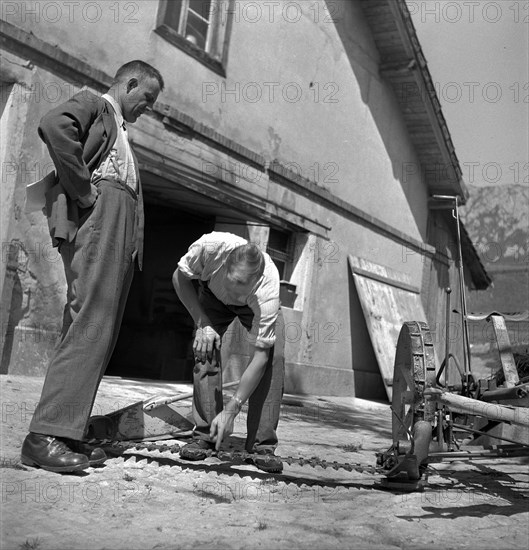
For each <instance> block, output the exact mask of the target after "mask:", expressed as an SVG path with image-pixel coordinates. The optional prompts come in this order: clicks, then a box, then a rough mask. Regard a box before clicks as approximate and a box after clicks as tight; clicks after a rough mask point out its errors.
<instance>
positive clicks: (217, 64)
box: [154, 0, 234, 77]
mask: <svg viewBox="0 0 529 550" xmlns="http://www.w3.org/2000/svg"><path fill="white" fill-rule="evenodd" d="M174 1H175V0H160V2H159V6H158V14H157V18H156V28H155V29H154V32H156V34H158V35H160V36H161V37H162V38H164V39H165V40H167V42H169V43H170V44H172V45H173V46H176V47H177V48H178V49H180V50H182V51H183V52H185V53H186V54H188V55H190V56H191V57H193V58H194V59H196V60H197V61H198V62H199V63H201V64H202V65H205V66H206V67H207V68H208V69H210V70H212V71H213V72H215V73H217V74H218V75H220V76H222V77H226V64H227V61H228V56H227V53H228V41H229V35H230V31H231V22H232V17H231V14H232V13H233V9H232V4H233V1H234V0H218V1H219V2H224V3H225V4H227V8H226V10H224V9H221V10H218V11H217V13H216V15H217V17H226V21H225V23H224V24H223V27H224V28H221V26H220V24H219V20H218V19H217V20H212V21H211V22H210V27H209V29H208V34H207V37H206V47H208V45H209V44H210V43H211V40H212V38H211V36H212V33H213V34H214V35H215V34H217V33H218V32H219V30H223V37H222V39H221V40H222V45H221V46H220V49H221V50H222V51H221V52H220V53H219V58H220V60H219V59H216V58H215V57H214V56H213V55H212V54H211V53H208V52H207V51H206V50H204V49H202V48H200V47H199V46H195V45H194V44H193V43H192V42H190V41H189V40H187V39H186V38H185V37H184V36H183V35H182V34H180V32H179V31H178V30H176V29H175V28H173V27H172V26H170V25H169V24H168V23H167V17H168V6H169V2H174ZM178 1H179V2H181V9H182V10H183V9H184V8H187V9H188V8H189V4H188V0H178ZM214 1H215V0H212V2H214ZM212 6H213V3H212ZM186 15H187V11H186V14H184V17H182V11H181V12H180V20H179V23H178V27H179V30H180V29H181V28H182V27H183V26H184V24H185V22H186V21H187V16H186ZM213 15H214V14H213ZM213 25H216V28H214V27H212V26H213Z"/></svg>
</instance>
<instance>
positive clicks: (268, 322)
mask: <svg viewBox="0 0 529 550" xmlns="http://www.w3.org/2000/svg"><path fill="white" fill-rule="evenodd" d="M248 305H249V306H250V309H251V310H252V311H253V313H254V318H253V323H252V329H251V331H250V343H251V344H253V345H254V346H255V347H258V348H265V349H266V348H271V347H272V346H273V345H274V344H275V341H276V330H275V325H276V320H277V315H278V312H279V277H273V278H267V279H265V281H264V282H263V284H262V285H261V286H260V287H259V289H258V291H257V293H256V294H255V295H254V296H252V298H251V299H250V300H249V303H248Z"/></svg>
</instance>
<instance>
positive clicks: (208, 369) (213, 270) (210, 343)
mask: <svg viewBox="0 0 529 550" xmlns="http://www.w3.org/2000/svg"><path fill="white" fill-rule="evenodd" d="M192 279H197V280H198V281H199V287H198V293H197V291H196V290H195V287H194V286H193V283H192ZM173 284H174V287H175V290H176V293H177V294H178V297H179V298H180V300H181V301H182V303H183V304H184V306H185V307H186V308H187V310H188V311H189V313H190V315H191V317H193V320H194V322H195V326H196V333H195V338H194V342H193V351H194V354H195V368H194V371H193V383H194V396H193V417H194V421H195V431H194V435H195V441H193V442H192V443H189V444H187V445H186V446H184V447H183V449H182V451H181V452H180V456H181V457H182V458H185V459H187V460H203V459H204V458H205V457H206V456H207V451H208V449H213V448H214V447H215V448H216V449H217V450H219V449H220V445H221V443H222V440H223V438H224V437H226V436H227V435H229V434H230V433H231V432H232V431H233V422H234V420H235V417H236V416H237V414H238V413H239V412H240V410H241V407H242V405H243V404H244V402H245V401H246V400H249V403H248V418H247V438H246V450H247V451H249V452H253V453H256V456H255V458H254V459H253V460H252V461H253V463H254V464H255V465H256V466H257V467H259V468H261V469H262V470H265V471H268V472H281V471H282V469H283V464H282V462H281V461H280V460H279V459H278V458H277V457H275V456H274V450H275V449H276V447H277V435H276V429H277V424H278V420H279V409H280V404H281V397H282V394H283V376H284V359H283V321H282V316H281V314H280V310H279V273H278V271H277V268H276V267H275V265H274V263H273V261H272V259H271V258H270V256H268V254H266V253H263V252H261V251H260V250H259V248H258V247H257V245H255V244H251V243H248V242H247V241H246V240H245V239H242V238H241V237H237V236H236V235H232V234H231V233H220V232H213V233H210V234H207V235H203V236H202V237H201V238H200V239H199V240H198V241H196V242H195V243H193V244H192V245H191V246H190V247H189V250H188V252H187V254H186V255H185V256H183V257H182V258H181V260H180V262H179V263H178V268H177V269H176V271H175V272H174V275H173ZM236 317H237V318H238V319H239V321H240V322H241V324H242V325H243V327H244V328H245V329H246V330H247V331H248V335H249V340H250V344H251V348H252V349H251V352H250V357H251V358H250V362H249V364H248V366H247V367H246V369H245V371H244V373H243V375H242V376H241V380H240V383H239V386H238V389H237V391H236V393H235V395H234V396H233V398H232V399H231V400H230V401H229V403H228V404H227V405H226V408H225V409H223V400H222V371H221V365H220V346H221V340H222V336H223V335H224V333H225V332H226V329H227V328H228V326H229V325H230V324H231V322H232V321H233V320H234V319H235V318H236ZM274 351H275V352H276V357H274ZM258 455H261V456H258Z"/></svg>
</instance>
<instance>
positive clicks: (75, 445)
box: [63, 439, 107, 466]
mask: <svg viewBox="0 0 529 550" xmlns="http://www.w3.org/2000/svg"><path fill="white" fill-rule="evenodd" d="M63 441H64V442H65V443H66V445H68V447H69V448H70V449H71V450H72V451H73V452H74V453H79V454H82V455H85V456H86V457H87V458H88V462H89V463H90V466H99V465H100V464H103V463H104V462H105V460H106V459H107V454H106V453H105V451H103V449H101V447H94V446H93V445H90V444H88V443H86V442H85V441H76V440H75V439H63Z"/></svg>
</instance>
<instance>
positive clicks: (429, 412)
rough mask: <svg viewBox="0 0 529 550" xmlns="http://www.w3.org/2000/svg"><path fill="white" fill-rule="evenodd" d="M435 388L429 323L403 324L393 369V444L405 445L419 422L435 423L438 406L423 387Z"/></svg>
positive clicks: (433, 359)
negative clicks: (427, 399)
mask: <svg viewBox="0 0 529 550" xmlns="http://www.w3.org/2000/svg"><path fill="white" fill-rule="evenodd" d="M428 387H435V353H434V346H433V340H432V335H431V333H430V330H429V328H428V325H427V324H426V323H422V322H417V321H411V322H407V323H404V324H403V325H402V329H401V331H400V334H399V339H398V342H397V349H396V353H395V365H394V369H393V392H392V400H391V404H392V409H393V413H394V414H393V418H392V434H393V444H394V445H395V446H397V448H398V447H399V446H405V445H406V443H405V442H407V441H408V440H409V439H410V438H409V434H410V433H412V432H413V431H414V426H415V424H416V423H417V422H422V421H426V422H433V421H434V417H435V411H436V405H435V403H434V402H429V401H426V400H425V397H424V390H425V389H426V388H428Z"/></svg>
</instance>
